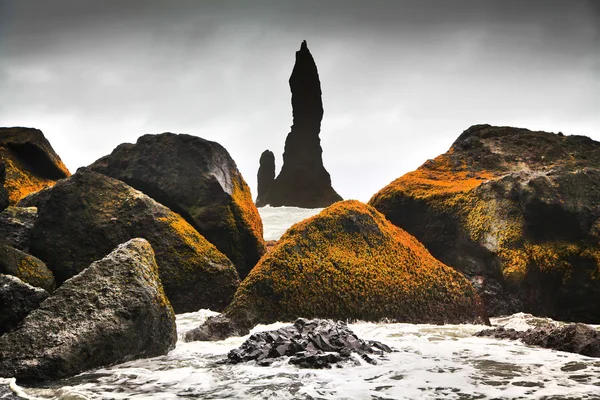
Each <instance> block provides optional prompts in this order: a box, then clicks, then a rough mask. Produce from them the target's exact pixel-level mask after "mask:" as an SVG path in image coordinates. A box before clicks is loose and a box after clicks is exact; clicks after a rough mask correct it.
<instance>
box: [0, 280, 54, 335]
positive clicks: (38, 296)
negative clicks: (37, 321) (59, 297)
mask: <svg viewBox="0 0 600 400" xmlns="http://www.w3.org/2000/svg"><path fill="white" fill-rule="evenodd" d="M47 297H48V292H46V291H45V290H44V289H40V288H36V287H33V286H31V285H28V284H27V283H25V282H23V281H22V280H20V279H19V278H17V277H15V276H11V275H4V274H1V273H0V336H2V335H4V334H5V333H7V332H10V331H12V330H14V329H15V328H16V327H17V326H18V325H19V323H20V322H21V321H22V320H23V318H25V317H26V316H27V315H29V313H30V312H32V311H33V310H35V309H36V308H38V306H39V305H40V303H41V302H42V301H44V300H45V299H46V298H47Z"/></svg>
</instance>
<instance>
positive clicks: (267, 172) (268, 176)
mask: <svg viewBox="0 0 600 400" xmlns="http://www.w3.org/2000/svg"><path fill="white" fill-rule="evenodd" d="M257 180H258V189H257V191H258V195H257V196H256V206H257V207H264V206H266V205H267V196H268V194H269V189H271V185H272V184H273V181H274V180H275V155H274V154H273V152H272V151H270V150H265V151H263V153H262V154H261V155H260V166H259V167H258V176H257Z"/></svg>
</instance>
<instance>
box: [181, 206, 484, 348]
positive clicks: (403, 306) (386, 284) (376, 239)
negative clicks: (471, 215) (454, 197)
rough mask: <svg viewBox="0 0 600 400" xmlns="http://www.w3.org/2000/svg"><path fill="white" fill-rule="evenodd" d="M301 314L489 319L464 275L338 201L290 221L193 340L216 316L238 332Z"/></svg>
mask: <svg viewBox="0 0 600 400" xmlns="http://www.w3.org/2000/svg"><path fill="white" fill-rule="evenodd" d="M298 317H306V318H331V319H336V320H337V319H339V320H363V321H379V320H382V319H388V320H393V321H401V322H410V323H461V322H473V321H475V320H478V319H479V320H483V321H484V322H487V321H486V317H485V315H484V311H483V309H482V307H481V304H480V300H479V297H478V296H477V294H476V293H475V290H474V289H473V287H472V286H471V284H470V283H469V281H468V280H467V279H466V278H465V277H464V276H463V275H462V274H460V273H459V272H457V271H455V270H453V269H452V268H449V267H447V266H446V265H444V264H442V263H441V262H439V261H438V260H436V259H435V258H433V257H432V256H431V254H429V252H428V251H427V250H426V249H425V247H423V245H422V244H421V243H419V242H418V241H417V240H416V239H415V238H414V237H412V236H411V235H409V234H408V233H406V232H405V231H403V230H401V229H399V228H397V227H395V226H394V225H392V224H391V223H389V222H388V221H387V220H386V219H385V218H384V217H383V215H381V214H380V213H378V212H377V211H376V210H375V209H374V208H372V207H369V206H367V205H365V204H362V203H359V202H358V201H344V202H338V203H336V204H334V205H332V206H330V207H328V208H326V209H325V210H323V211H322V212H321V213H320V214H318V215H316V216H314V217H312V218H309V219H307V220H304V221H302V222H300V223H298V224H296V225H294V226H292V227H291V228H290V229H289V230H288V231H287V232H286V233H285V234H284V235H283V236H282V238H281V239H280V240H279V241H278V242H277V244H276V245H275V247H274V248H273V249H272V250H271V251H270V252H269V253H268V254H267V255H265V256H264V257H263V258H262V259H261V261H260V262H259V263H258V265H257V266H256V267H255V268H254V269H253V270H252V272H251V273H250V275H248V277H247V278H246V279H245V280H244V281H243V282H242V284H241V285H240V288H239V289H238V291H237V292H236V294H235V297H234V299H233V301H232V303H231V304H230V305H229V306H228V307H227V309H226V310H225V313H224V315H223V316H222V317H221V319H215V318H212V319H211V318H209V319H208V320H207V322H206V323H205V324H204V325H203V326H201V327H200V328H199V329H198V330H197V331H196V332H197V333H198V334H197V335H195V334H194V333H192V334H190V339H192V338H193V336H192V335H194V336H196V337H198V338H207V336H208V335H206V332H207V331H210V329H211V328H210V325H211V324H213V323H214V322H218V323H219V324H221V327H226V326H227V324H226V323H225V324H224V323H223V322H224V321H223V320H222V318H226V319H229V320H230V324H231V326H233V327H234V328H235V329H234V330H235V332H239V331H243V329H244V328H246V329H249V328H251V327H253V326H254V325H256V324H258V323H272V322H276V321H290V320H295V319H296V318H298ZM217 331H220V332H219V333H223V332H222V331H223V329H220V330H217ZM225 333H226V332H225Z"/></svg>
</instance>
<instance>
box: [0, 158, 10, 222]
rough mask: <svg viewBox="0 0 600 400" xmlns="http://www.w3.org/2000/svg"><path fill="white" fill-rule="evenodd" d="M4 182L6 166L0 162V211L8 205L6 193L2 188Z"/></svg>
mask: <svg viewBox="0 0 600 400" xmlns="http://www.w3.org/2000/svg"><path fill="white" fill-rule="evenodd" d="M5 182H6V166H5V165H4V163H3V162H2V161H0V211H2V210H4V209H5V208H6V207H8V205H9V203H10V202H9V199H8V191H7V190H6V188H5V187H4V183H5Z"/></svg>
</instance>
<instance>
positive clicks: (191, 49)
mask: <svg viewBox="0 0 600 400" xmlns="http://www.w3.org/2000/svg"><path fill="white" fill-rule="evenodd" d="M303 39H306V40H307V42H308V47H309V49H310V50H311V53H312V54H313V57H314V58H315V61H316V63H317V67H318V69H319V74H320V78H321V87H322V91H323V106H324V109H325V115H324V118H323V123H322V130H321V141H322V146H323V158H324V162H325V167H326V168H327V170H328V171H329V172H330V174H331V177H332V181H333V186H334V188H335V189H336V190H337V191H338V193H340V195H341V196H342V197H344V198H356V199H359V200H363V201H366V200H368V199H369V198H370V196H371V195H372V194H374V193H375V192H376V191H377V190H379V189H381V188H382V187H383V186H385V185H386V184H388V183H389V182H390V181H392V180H393V179H395V178H397V177H399V176H401V175H402V174H404V173H405V172H408V171H410V170H413V169H415V168H417V167H418V166H419V165H420V164H422V163H423V162H424V161H425V160H426V159H428V158H433V157H435V156H436V155H438V154H440V153H443V152H445V151H446V150H447V149H448V147H449V146H450V145H451V144H452V142H453V141H454V139H456V137H458V135H459V134H460V133H461V132H462V131H463V130H465V129H466V128H468V127H469V126H471V125H474V124H479V123H489V124H494V125H511V126H519V127H525V128H529V129H541V130H547V131H551V132H558V131H562V132H564V133H566V134H582V135H587V136H591V137H592V138H594V139H596V140H600V1H594V0H590V1H583V0H582V1H578V0H564V1H551V0H545V1H535V0H529V1H522V0H517V1H513V0H508V1H507V0H502V1H500V0H498V1H486V0H471V1H443V0H439V1H433V0H432V1H427V0H414V1H391V0H390V1H366V0H365V1H354V0H327V1H299V0H272V1H251V0H239V1H228V0H210V1H209V0H196V1H166V0H165V1H152V0H143V1H142V0H138V1H127V0H125V1H121V0H120V1H87V0H72V1H64V0H59V1H47V0H39V1H31V0H14V1H7V0H0V126H31V127H36V128H39V129H41V130H42V131H43V132H44V133H45V135H46V137H47V138H48V139H49V140H50V142H51V143H52V145H53V147H54V149H55V150H56V151H57V153H58V154H59V155H60V156H61V158H62V159H63V161H64V162H65V163H66V165H67V167H68V168H69V169H70V170H71V172H74V171H75V170H76V169H77V168H78V167H80V166H84V165H88V164H90V163H92V162H93V161H95V160H96V159H97V158H99V157H101V156H103V155H105V154H108V153H110V152H111V151H112V149H113V148H114V147H116V146H117V145H118V144H120V143H122V142H134V141H135V140H136V139H137V137H138V136H140V135H142V134H145V133H160V132H166V131H170V132H176V133H189V134H193V135H197V136H200V137H203V138H206V139H209V140H214V141H217V142H219V143H221V144H222V145H223V146H225V148H227V150H228V151H229V152H230V154H231V155H232V157H233V158H234V160H235V161H236V163H237V164H238V168H239V169H240V170H241V172H242V174H243V175H244V178H245V179H246V181H247V182H248V184H249V185H250V186H251V188H252V192H253V196H256V173H257V169H258V160H259V157H260V154H261V153H262V151H263V150H265V149H270V150H272V151H273V152H274V153H275V155H276V164H277V169H279V168H281V162H282V160H281V154H282V153H283V146H284V141H285V137H286V135H287V133H288V132H289V128H290V125H291V123H292V110H291V103H290V101H291V94H290V92H289V86H288V78H289V75H290V74H291V72H292V67H293V64H294V53H295V51H296V50H297V49H298V48H299V47H300V43H301V42H302V40H303Z"/></svg>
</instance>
